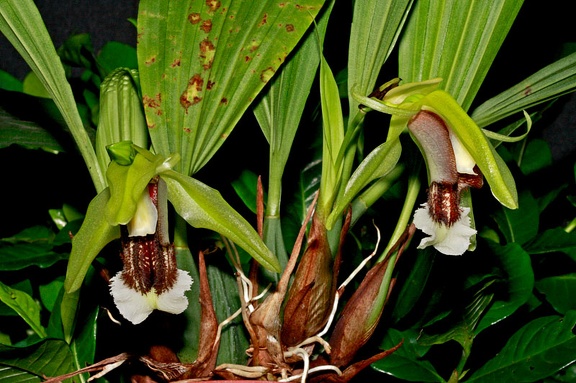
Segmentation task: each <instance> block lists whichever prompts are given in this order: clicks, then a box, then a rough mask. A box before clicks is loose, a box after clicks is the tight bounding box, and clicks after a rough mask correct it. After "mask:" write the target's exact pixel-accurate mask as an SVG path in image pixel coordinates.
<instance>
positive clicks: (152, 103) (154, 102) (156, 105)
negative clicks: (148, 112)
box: [142, 93, 162, 116]
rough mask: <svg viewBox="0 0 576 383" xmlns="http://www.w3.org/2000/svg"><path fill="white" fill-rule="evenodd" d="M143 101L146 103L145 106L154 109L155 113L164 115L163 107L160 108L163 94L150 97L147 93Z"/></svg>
mask: <svg viewBox="0 0 576 383" xmlns="http://www.w3.org/2000/svg"><path fill="white" fill-rule="evenodd" d="M142 103H143V104H144V108H148V109H153V110H154V113H156V114H157V115H158V116H161V115H162V109H160V104H161V103H162V95H161V94H160V93H158V94H157V95H155V96H154V97H150V96H148V95H146V94H145V95H144V96H143V97H142Z"/></svg>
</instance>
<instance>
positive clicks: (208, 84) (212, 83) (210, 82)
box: [206, 80, 215, 90]
mask: <svg viewBox="0 0 576 383" xmlns="http://www.w3.org/2000/svg"><path fill="white" fill-rule="evenodd" d="M214 84H215V83H214V81H210V80H208V82H207V83H206V90H211V89H212V87H213V86H214Z"/></svg>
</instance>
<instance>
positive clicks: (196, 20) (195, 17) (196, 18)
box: [188, 12, 202, 24]
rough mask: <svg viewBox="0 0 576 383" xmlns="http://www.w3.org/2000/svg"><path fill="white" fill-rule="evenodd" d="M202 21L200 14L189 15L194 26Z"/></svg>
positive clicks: (189, 19)
mask: <svg viewBox="0 0 576 383" xmlns="http://www.w3.org/2000/svg"><path fill="white" fill-rule="evenodd" d="M201 20H202V19H201V18H200V14H199V13H197V12H194V13H191V14H189V15H188V21H190V22H191V23H192V24H198V23H199V22H200V21H201Z"/></svg>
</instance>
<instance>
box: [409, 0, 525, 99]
mask: <svg viewBox="0 0 576 383" xmlns="http://www.w3.org/2000/svg"><path fill="white" fill-rule="evenodd" d="M522 3H523V1H522V0H497V1H492V2H490V5H489V6H488V5H487V4H486V3H484V2H482V1H459V0H446V1H433V0H422V1H418V2H417V4H416V5H415V7H414V10H413V12H412V13H411V16H410V19H409V21H408V25H407V27H406V34H405V35H404V36H403V37H402V40H401V42H400V57H399V72H400V73H399V75H400V78H402V79H403V80H404V81H406V82H412V81H422V80H428V79H431V78H435V77H441V78H443V79H444V81H443V82H442V83H441V84H440V86H441V87H442V89H444V90H445V91H446V92H448V93H450V94H451V95H452V96H453V97H454V98H455V99H456V100H457V101H458V103H459V104H460V105H462V108H464V110H468V108H469V107H470V104H471V103H472V101H473V99H474V97H475V96H476V93H477V92H478V89H479V88H480V85H481V84H482V82H483V80H484V77H485V76H486V74H487V72H488V69H489V68H490V66H491V65H492V62H493V60H494V58H495V57H496V53H497V52H498V50H499V49H500V46H501V45H502V42H503V41H504V38H505V37H506V35H507V34H508V31H509V30H510V27H511V26H512V23H513V22H514V19H515V18H516V15H517V14H518V11H519V10H520V7H521V6H522Z"/></svg>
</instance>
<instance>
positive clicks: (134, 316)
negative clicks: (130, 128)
mask: <svg viewBox="0 0 576 383" xmlns="http://www.w3.org/2000/svg"><path fill="white" fill-rule="evenodd" d="M121 146H122V145H121ZM124 146H125V145H124ZM109 152H110V153H111V155H110V157H112V158H113V159H115V160H116V164H115V165H114V166H112V173H113V172H114V170H118V171H123V170H125V167H126V166H129V165H132V164H134V163H135V160H136V157H137V155H136V154H135V153H134V152H128V153H129V154H128V157H129V158H124V157H126V154H125V153H124V154H122V158H121V159H119V158H117V157H118V156H119V155H120V154H119V151H116V152H114V148H110V150H109ZM120 163H125V164H126V165H120ZM137 165H138V163H137V162H136V166H137ZM112 177H113V175H112ZM138 178H140V177H138ZM140 179H143V180H146V179H147V177H144V178H140ZM111 181H113V180H111ZM144 182H146V181H144ZM110 185H111V186H112V185H115V183H114V182H110ZM166 194H167V191H166V185H165V184H164V181H163V180H162V179H161V178H160V177H158V176H155V177H153V178H152V179H151V180H149V181H148V183H147V184H146V185H145V186H144V190H143V191H142V192H141V194H140V196H139V198H138V200H137V201H133V200H132V203H131V205H132V208H131V209H126V210H127V211H128V213H127V214H126V215H120V217H122V220H121V221H120V241H121V244H122V253H121V258H122V262H123V264H124V267H123V269H122V270H121V271H120V272H118V273H117V274H116V275H115V276H114V277H113V278H111V279H110V293H111V294H112V297H113V298H114V303H115V304H116V307H117V308H118V311H119V312H120V314H122V316H123V317H124V318H126V319H127V320H129V321H130V322H132V323H133V324H139V323H141V322H143V321H144V320H145V319H146V318H147V317H148V316H149V315H150V314H151V313H152V311H154V310H160V311H165V312H168V313H172V314H180V313H182V312H183V311H184V310H185V309H186V308H187V307H188V299H187V298H186V296H185V295H184V293H185V292H186V291H188V290H190V286H191V285H192V278H191V277H190V275H189V274H188V273H187V272H186V271H183V270H179V269H178V268H177V265H176V255H175V251H174V246H173V245H172V244H171V243H170V242H169V240H168V232H167V227H166V226H167V217H166V209H167V206H166V204H167V202H166ZM111 206H114V205H111ZM111 210H115V209H111ZM110 213H112V212H110ZM126 219H129V221H128V222H125V220H126Z"/></svg>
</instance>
